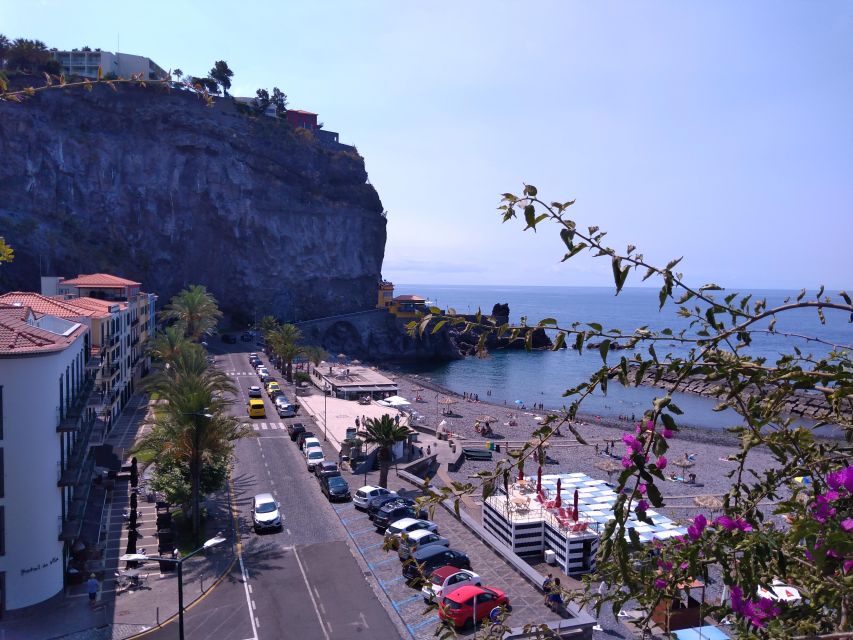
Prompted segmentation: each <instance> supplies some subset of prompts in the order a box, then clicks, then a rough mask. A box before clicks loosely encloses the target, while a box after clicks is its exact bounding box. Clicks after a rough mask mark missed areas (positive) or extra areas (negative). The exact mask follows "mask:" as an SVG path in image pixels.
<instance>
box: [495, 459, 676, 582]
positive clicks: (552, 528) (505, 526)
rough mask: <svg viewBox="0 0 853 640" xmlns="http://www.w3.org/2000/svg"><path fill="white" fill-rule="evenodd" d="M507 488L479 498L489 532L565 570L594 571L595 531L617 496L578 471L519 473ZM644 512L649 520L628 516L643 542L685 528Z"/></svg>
mask: <svg viewBox="0 0 853 640" xmlns="http://www.w3.org/2000/svg"><path fill="white" fill-rule="evenodd" d="M508 491H509V492H508V493H507V491H505V490H504V489H503V487H501V488H500V490H499V493H498V494H496V495H494V496H490V497H489V498H488V499H487V500H486V501H485V502H484V503H483V526H484V527H485V528H486V530H487V531H489V533H491V534H492V535H494V536H495V537H496V538H498V539H499V540H501V541H502V542H503V543H504V544H505V545H507V546H508V547H509V548H510V549H512V551H513V552H514V553H515V554H516V555H518V556H532V555H538V556H540V557H541V556H542V555H543V554H544V556H545V559H546V561H551V562H554V563H556V564H558V565H559V566H560V567H561V568H562V569H563V571H564V572H565V573H566V574H567V575H570V576H576V575H582V574H585V573H591V572H593V571H595V556H596V553H597V551H598V544H599V538H600V532H601V530H603V528H604V525H605V524H606V523H607V522H608V521H609V520H612V519H613V518H614V516H613V505H614V504H615V503H616V498H617V496H616V492H615V491H613V489H612V488H611V487H610V486H609V485H608V484H607V483H606V482H605V481H604V480H595V479H593V478H590V477H589V476H587V475H586V474H583V473H563V474H547V475H537V476H533V477H524V478H521V479H520V480H518V481H517V482H515V483H513V484H512V485H510V486H509V487H508ZM575 506H576V507H577V508H575ZM647 515H648V516H649V519H650V520H651V521H652V523H653V524H651V525H649V524H647V523H645V522H640V521H639V520H637V519H636V517H635V516H634V514H631V517H630V519H629V522H628V526H629V527H633V528H634V530H635V531H636V533H637V534H638V535H639V537H640V540H641V541H643V542H649V541H651V540H652V539H653V538H658V539H660V540H663V539H665V538H669V537H672V536H678V535H686V534H687V530H686V529H684V528H682V527H678V526H677V525H676V524H675V523H673V522H672V521H671V520H670V519H669V518H667V517H666V516H662V515H660V514H659V513H657V512H656V511H648V512H647ZM626 537H627V533H626Z"/></svg>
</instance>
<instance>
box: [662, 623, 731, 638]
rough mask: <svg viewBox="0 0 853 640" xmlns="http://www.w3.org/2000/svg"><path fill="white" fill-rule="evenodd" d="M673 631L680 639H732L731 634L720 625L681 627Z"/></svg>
mask: <svg viewBox="0 0 853 640" xmlns="http://www.w3.org/2000/svg"><path fill="white" fill-rule="evenodd" d="M673 633H674V634H675V637H676V638H678V640H731V636H728V635H726V634H725V633H723V632H722V631H720V629H719V627H712V626H710V625H705V626H704V627H691V628H690V629H679V630H678V631H673Z"/></svg>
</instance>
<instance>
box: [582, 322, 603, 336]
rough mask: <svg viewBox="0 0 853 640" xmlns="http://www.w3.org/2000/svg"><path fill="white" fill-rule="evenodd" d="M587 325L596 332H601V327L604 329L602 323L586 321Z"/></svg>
mask: <svg viewBox="0 0 853 640" xmlns="http://www.w3.org/2000/svg"><path fill="white" fill-rule="evenodd" d="M586 326H588V327H590V328H591V329H592V330H593V331H595V332H596V333H601V329H602V327H601V325H600V324H598V323H597V322H587V323H586Z"/></svg>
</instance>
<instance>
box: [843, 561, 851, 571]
mask: <svg viewBox="0 0 853 640" xmlns="http://www.w3.org/2000/svg"><path fill="white" fill-rule="evenodd" d="M851 571H853V560H845V561H844V573H850V572H851Z"/></svg>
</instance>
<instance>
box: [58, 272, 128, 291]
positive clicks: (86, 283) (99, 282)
mask: <svg viewBox="0 0 853 640" xmlns="http://www.w3.org/2000/svg"><path fill="white" fill-rule="evenodd" d="M59 284H61V285H63V284H70V285H73V286H75V287H99V288H102V289H123V288H124V287H140V286H142V283H141V282H134V281H133V280H126V279H125V278H119V277H118V276H112V275H110V274H109V273H90V274H80V275H79V276H77V277H76V278H71V279H70V280H60V281H59Z"/></svg>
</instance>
